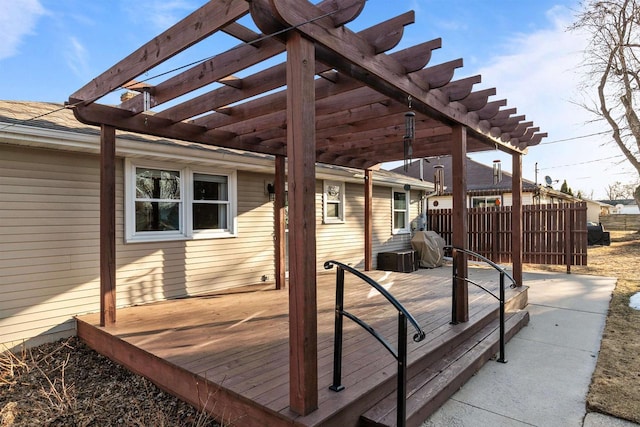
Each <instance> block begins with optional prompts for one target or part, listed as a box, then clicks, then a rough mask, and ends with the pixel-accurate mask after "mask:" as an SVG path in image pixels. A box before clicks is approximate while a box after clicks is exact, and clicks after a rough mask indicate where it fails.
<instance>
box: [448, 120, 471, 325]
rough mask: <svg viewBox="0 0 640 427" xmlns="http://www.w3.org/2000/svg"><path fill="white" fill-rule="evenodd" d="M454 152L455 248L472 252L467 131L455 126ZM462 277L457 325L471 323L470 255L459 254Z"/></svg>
mask: <svg viewBox="0 0 640 427" xmlns="http://www.w3.org/2000/svg"><path fill="white" fill-rule="evenodd" d="M452 138H453V140H452V144H453V148H452V150H451V169H452V170H451V173H452V176H453V237H452V242H451V243H452V244H453V246H456V247H459V248H463V249H468V241H469V238H468V218H467V128H466V127H464V126H462V125H456V126H454V127H453V133H452ZM456 264H457V266H458V277H459V279H457V280H456V281H455V284H454V293H455V299H454V300H455V302H456V305H455V307H454V312H455V317H454V319H453V321H454V322H467V321H468V320H469V285H468V283H467V282H466V281H465V280H464V279H463V278H467V276H468V266H467V256H466V255H465V254H463V253H457V255H456Z"/></svg>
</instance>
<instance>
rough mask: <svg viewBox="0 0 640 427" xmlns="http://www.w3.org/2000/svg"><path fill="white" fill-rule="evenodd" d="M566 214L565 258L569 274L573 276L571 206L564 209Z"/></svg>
mask: <svg viewBox="0 0 640 427" xmlns="http://www.w3.org/2000/svg"><path fill="white" fill-rule="evenodd" d="M562 211H563V213H564V257H565V262H566V264H567V274H571V247H572V245H571V236H572V234H573V233H572V230H571V205H570V204H565V205H564V206H563V209H562Z"/></svg>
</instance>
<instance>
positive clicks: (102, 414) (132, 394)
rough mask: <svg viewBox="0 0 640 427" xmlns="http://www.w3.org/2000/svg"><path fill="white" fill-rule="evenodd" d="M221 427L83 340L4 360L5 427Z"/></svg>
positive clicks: (0, 426) (0, 371)
mask: <svg viewBox="0 0 640 427" xmlns="http://www.w3.org/2000/svg"><path fill="white" fill-rule="evenodd" d="M9 426H12V427H13V426H15V427H17V426H20V427H22V426H34V427H35V426H38V427H40V426H52V427H53V426H56V427H62V426H64V427H89V426H96V427H97V426H100V427H103V426H132V427H133V426H135V427H152V426H153V427H169V426H194V427H196V426H197V427H214V426H218V424H217V423H215V422H214V421H213V420H212V419H210V418H209V417H208V416H206V415H205V414H203V413H199V412H198V411H196V410H195V409H194V408H193V407H191V406H189V405H187V404H186V403H184V402H181V401H180V400H178V399H176V398H175V397H173V396H171V395H169V394H167V393H165V392H163V391H162V390H160V389H158V388H157V387H156V386H155V385H153V384H152V383H151V382H149V381H147V380H146V379H144V378H142V377H140V376H138V375H135V374H132V373H131V372H129V371H127V370H126V369H124V368H122V367H121V366H119V365H117V364H115V363H113V362H111V361H110V360H109V359H107V358H105V357H103V356H101V355H99V354H98V353H96V352H95V351H93V350H91V349H90V348H89V347H87V346H86V345H85V344H83V343H81V342H80V341H79V340H78V339H77V338H70V339H67V340H62V341H58V342H56V343H52V344H45V345H42V346H39V347H36V348H33V349H31V350H30V351H28V352H26V353H24V354H20V355H16V356H15V357H14V356H11V354H10V353H8V352H5V353H2V354H1V355H0V427H9Z"/></svg>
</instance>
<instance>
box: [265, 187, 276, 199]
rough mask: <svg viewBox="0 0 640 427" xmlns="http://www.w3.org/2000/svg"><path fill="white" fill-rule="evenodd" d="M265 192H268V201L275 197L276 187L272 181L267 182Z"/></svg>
mask: <svg viewBox="0 0 640 427" xmlns="http://www.w3.org/2000/svg"><path fill="white" fill-rule="evenodd" d="M267 193H269V201H270V202H273V201H274V200H275V199H276V187H275V186H274V185H273V184H272V183H268V184H267Z"/></svg>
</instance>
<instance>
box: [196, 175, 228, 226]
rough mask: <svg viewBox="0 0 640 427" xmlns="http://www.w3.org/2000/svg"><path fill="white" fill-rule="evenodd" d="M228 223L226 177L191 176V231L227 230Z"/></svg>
mask: <svg viewBox="0 0 640 427" xmlns="http://www.w3.org/2000/svg"><path fill="white" fill-rule="evenodd" d="M228 223H229V183H228V178H227V176H225V175H206V174H202V173H195V174H193V230H194V231H195V230H227V229H228Z"/></svg>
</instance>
